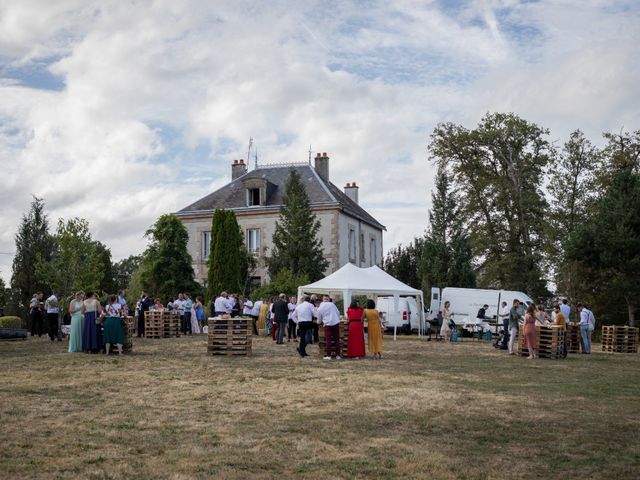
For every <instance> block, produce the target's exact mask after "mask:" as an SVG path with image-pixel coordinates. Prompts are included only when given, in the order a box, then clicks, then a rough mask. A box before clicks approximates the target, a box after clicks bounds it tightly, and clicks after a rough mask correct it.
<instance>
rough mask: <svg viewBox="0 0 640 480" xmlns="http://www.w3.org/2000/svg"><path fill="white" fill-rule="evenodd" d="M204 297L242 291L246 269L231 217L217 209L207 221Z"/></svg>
mask: <svg viewBox="0 0 640 480" xmlns="http://www.w3.org/2000/svg"><path fill="white" fill-rule="evenodd" d="M210 242H211V243H210V247H209V260H208V261H207V266H208V274H207V278H208V282H207V295H208V297H209V298H213V297H214V296H217V295H218V294H219V293H220V292H221V291H223V290H227V291H229V292H242V291H244V285H245V280H246V278H247V269H248V260H247V257H248V252H247V250H246V248H245V246H244V235H243V234H242V230H241V229H240V225H238V220H237V219H236V215H235V213H233V212H232V211H225V210H220V209H217V210H216V211H215V212H214V214H213V218H212V220H211V237H210Z"/></svg>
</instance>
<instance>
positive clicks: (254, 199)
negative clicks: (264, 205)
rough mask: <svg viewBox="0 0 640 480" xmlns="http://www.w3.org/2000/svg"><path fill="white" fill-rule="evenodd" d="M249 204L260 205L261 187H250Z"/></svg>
mask: <svg viewBox="0 0 640 480" xmlns="http://www.w3.org/2000/svg"><path fill="white" fill-rule="evenodd" d="M247 197H248V198H247V205H249V206H250V207H251V206H254V205H260V189H259V188H250V189H248V190H247Z"/></svg>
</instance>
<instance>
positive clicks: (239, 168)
mask: <svg viewBox="0 0 640 480" xmlns="http://www.w3.org/2000/svg"><path fill="white" fill-rule="evenodd" d="M245 173H247V165H246V164H245V163H244V160H243V159H242V158H241V159H240V160H234V161H233V164H232V165H231V180H235V179H236V178H239V177H241V176H242V175H244V174H245Z"/></svg>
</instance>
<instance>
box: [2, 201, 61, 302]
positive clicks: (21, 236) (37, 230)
mask: <svg viewBox="0 0 640 480" xmlns="http://www.w3.org/2000/svg"><path fill="white" fill-rule="evenodd" d="M44 207H45V203H44V200H43V199H41V198H37V197H33V202H31V207H30V208H29V212H28V213H26V214H24V215H23V216H22V222H21V224H20V227H19V228H18V233H17V234H16V237H15V242H16V254H15V256H14V258H13V266H12V274H11V290H12V291H13V295H14V297H15V298H16V299H17V300H18V301H19V303H21V304H22V305H28V304H29V300H30V298H31V295H33V293H35V292H36V291H39V290H42V291H45V290H46V289H47V285H46V283H45V282H44V281H43V280H42V279H41V278H39V277H38V275H37V274H36V263H37V262H38V259H40V260H41V261H44V262H47V261H49V260H50V259H51V255H52V253H53V240H52V238H51V235H50V234H49V221H48V219H47V215H46V213H45V211H44Z"/></svg>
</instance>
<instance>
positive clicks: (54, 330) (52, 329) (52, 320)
mask: <svg viewBox="0 0 640 480" xmlns="http://www.w3.org/2000/svg"><path fill="white" fill-rule="evenodd" d="M47 321H48V322H49V338H50V339H51V341H53V340H55V339H56V337H57V336H58V314H57V313H47Z"/></svg>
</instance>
